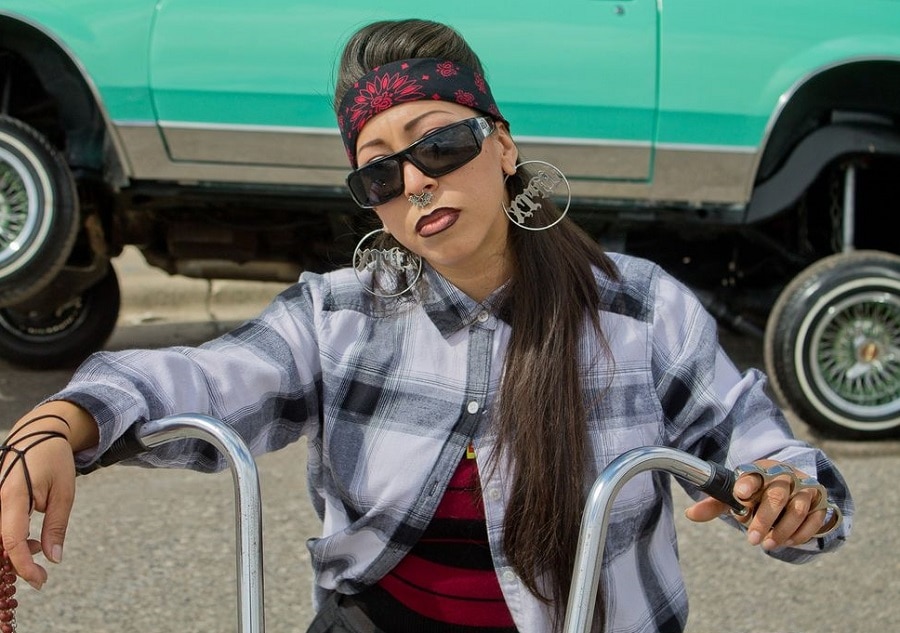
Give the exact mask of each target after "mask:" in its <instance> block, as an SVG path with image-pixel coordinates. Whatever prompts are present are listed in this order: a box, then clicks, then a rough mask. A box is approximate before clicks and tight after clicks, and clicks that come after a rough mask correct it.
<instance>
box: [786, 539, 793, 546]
mask: <svg viewBox="0 0 900 633" xmlns="http://www.w3.org/2000/svg"><path fill="white" fill-rule="evenodd" d="M784 546H785V547H793V546H794V541H792V540H791V539H788V540H786V541H785V542H784Z"/></svg>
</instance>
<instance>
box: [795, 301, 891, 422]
mask: <svg viewBox="0 0 900 633" xmlns="http://www.w3.org/2000/svg"><path fill="white" fill-rule="evenodd" d="M812 341H813V342H812V345H811V347H810V359H809V360H810V363H809V364H810V366H811V367H812V368H813V373H812V377H813V380H814V381H815V383H816V386H817V387H818V389H819V390H820V391H821V392H822V393H823V394H824V395H825V396H826V397H828V398H829V399H830V400H832V401H833V402H834V404H835V405H836V406H843V407H845V408H846V409H847V410H850V411H857V412H858V413H859V414H860V415H876V416H878V415H891V414H894V415H900V393H898V391H900V348H898V343H897V342H898V341H900V296H898V295H891V294H889V293H867V294H864V295H860V296H857V297H854V298H852V299H847V300H845V301H843V302H841V303H839V304H837V305H834V306H832V307H831V309H830V310H829V311H828V313H827V314H826V315H824V317H823V318H822V320H821V322H820V323H819V324H818V326H817V327H816V328H815V331H814V332H813V333H812Z"/></svg>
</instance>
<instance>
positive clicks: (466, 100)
mask: <svg viewBox="0 0 900 633" xmlns="http://www.w3.org/2000/svg"><path fill="white" fill-rule="evenodd" d="M423 99H434V100H436V101H451V102H453V103H459V104H462V105H464V106H469V107H470V108H472V109H474V110H478V111H479V112H482V113H484V114H487V115H489V116H492V117H493V118H495V119H498V120H501V121H504V122H505V121H506V120H505V119H504V118H503V116H502V115H501V114H500V110H498V109H497V104H496V102H495V101H494V97H493V96H492V95H491V89H490V88H489V87H488V85H487V82H485V80H484V77H483V76H482V75H481V74H480V73H478V72H475V71H474V70H472V69H471V68H469V67H467V66H464V65H462V64H459V63H457V62H452V61H447V60H445V59H439V58H431V57H429V58H417V59H403V60H400V61H396V62H391V63H389V64H384V65H382V66H377V67H376V68H373V69H372V70H370V71H369V72H368V73H366V74H365V75H363V76H362V77H360V78H359V80H358V81H357V82H356V83H355V84H353V87H352V88H350V90H348V91H347V94H346V95H344V98H343V99H342V100H341V105H340V107H339V108H338V113H337V115H338V127H339V128H340V130H341V137H342V138H343V140H344V147H345V148H346V149H347V156H348V158H349V159H350V164H351V165H352V166H353V167H354V169H355V168H356V167H357V164H356V139H357V138H358V137H359V132H360V130H362V129H363V126H364V125H365V124H366V123H368V121H369V119H371V118H372V117H373V116H375V115H376V114H378V113H379V112H384V111H385V110H387V109H388V108H391V107H393V106H395V105H397V104H400V103H406V102H409V101H421V100H423Z"/></svg>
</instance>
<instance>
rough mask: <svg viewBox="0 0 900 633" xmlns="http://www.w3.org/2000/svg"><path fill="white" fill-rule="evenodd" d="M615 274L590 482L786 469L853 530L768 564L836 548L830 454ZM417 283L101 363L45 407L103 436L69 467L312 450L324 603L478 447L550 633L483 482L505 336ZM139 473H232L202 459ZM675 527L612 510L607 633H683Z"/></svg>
mask: <svg viewBox="0 0 900 633" xmlns="http://www.w3.org/2000/svg"><path fill="white" fill-rule="evenodd" d="M613 257H614V260H615V262H616V264H617V266H618V267H619V269H620V271H621V275H622V277H621V280H620V281H617V282H613V281H611V280H609V279H607V278H606V277H604V276H602V275H601V274H600V273H599V272H598V273H597V283H598V284H599V287H600V288H601V292H602V297H603V302H604V305H605V306H606V307H605V309H604V312H603V313H602V315H601V319H602V320H601V323H602V325H603V328H604V331H605V333H606V335H607V337H608V339H609V342H610V346H611V352H612V359H613V362H612V363H610V362H609V359H608V357H607V356H605V355H604V353H603V350H602V348H601V347H600V345H598V343H597V341H595V340H593V338H589V337H585V338H584V340H583V341H582V346H581V362H582V365H583V376H584V388H585V390H586V401H588V402H591V403H592V405H591V407H590V409H589V422H588V423H589V431H588V432H589V437H590V443H591V446H592V448H593V454H594V457H595V460H596V468H597V470H598V471H599V469H601V468H602V467H603V466H605V465H606V464H607V463H609V462H610V461H611V460H612V459H614V458H615V457H616V456H618V455H620V454H622V453H624V452H625V451H627V450H629V449H632V448H635V447H639V446H645V445H666V446H673V447H677V448H680V449H683V450H686V451H689V452H691V453H693V454H695V455H697V456H699V457H701V458H704V459H712V460H716V461H719V462H722V463H724V464H726V465H727V466H729V467H734V466H736V465H738V464H740V463H746V462H751V461H753V460H755V459H759V458H762V457H770V458H773V459H779V460H783V461H788V462H790V463H792V464H793V465H795V466H796V467H798V468H800V469H802V470H803V471H805V472H807V473H809V474H811V475H815V476H817V477H818V478H819V480H820V481H821V482H822V483H823V484H824V485H825V486H826V487H827V488H828V489H829V492H830V497H831V499H832V500H833V501H835V502H837V503H838V504H839V505H840V506H841V508H842V510H843V512H844V515H845V517H846V520H845V523H844V526H843V527H842V528H841V529H840V530H838V531H837V532H835V533H833V534H832V535H829V536H828V537H826V538H825V539H819V542H818V543H813V544H811V545H809V544H808V545H806V546H803V547H798V548H792V549H785V550H782V551H780V552H778V553H776V554H774V556H776V557H779V558H783V559H786V560H790V561H795V562H799V561H802V560H805V559H806V558H808V557H809V556H810V555H811V554H813V553H815V552H818V551H824V550H828V549H832V548H834V547H835V546H836V545H837V544H838V543H840V542H841V541H843V539H844V538H845V536H846V534H847V531H848V530H849V526H850V521H851V518H852V513H853V509H852V502H851V500H850V497H849V493H848V491H847V488H846V486H845V484H844V482H843V480H842V478H841V476H840V475H839V473H838V472H837V471H836V469H835V468H834V466H833V465H832V464H831V462H830V461H829V460H828V459H827V458H826V457H825V455H824V454H822V453H821V452H820V451H818V450H816V449H814V448H812V447H810V446H808V445H806V444H804V443H802V442H800V441H798V440H796V439H793V438H792V436H791V434H790V431H789V429H788V426H787V424H786V422H785V420H784V418H783V416H782V414H781V412H780V411H779V410H778V409H777V408H776V406H775V405H774V404H773V403H772V402H771V401H770V399H769V398H768V397H767V396H766V395H765V394H764V378H763V377H762V375H761V374H759V373H758V372H756V371H755V370H751V371H749V372H747V373H745V374H743V375H741V374H740V373H739V372H738V371H737V369H736V368H735V367H734V365H733V364H732V363H731V362H730V361H729V359H728V358H727V357H726V356H725V354H724V353H723V351H722V350H721V349H720V347H719V346H718V343H717V336H716V324H715V322H714V321H713V320H712V319H711V317H710V316H709V315H708V314H707V313H706V312H705V311H704V310H703V309H702V307H701V305H700V304H699V303H698V301H697V300H696V298H695V297H694V296H693V295H692V294H691V293H689V292H688V291H687V290H686V289H685V288H684V287H683V286H682V285H681V284H679V283H678V282H677V281H675V280H674V279H673V278H672V277H671V276H669V275H667V274H666V273H664V272H663V271H662V270H660V268H658V267H657V266H655V265H653V264H650V263H648V262H646V261H643V260H639V259H635V258H631V257H627V256H621V255H615V256H613ZM425 279H426V282H427V283H426V284H424V288H425V289H424V290H423V291H421V292H417V295H418V296H417V297H416V300H415V301H407V302H401V303H400V304H396V303H395V304H391V305H386V304H385V303H384V302H383V301H381V300H378V299H375V298H373V297H371V296H370V295H368V294H367V293H365V292H364V291H363V289H362V288H361V287H360V286H359V283H358V281H357V279H356V278H355V275H354V272H353V271H352V270H349V269H345V270H339V271H336V272H333V273H328V274H325V275H316V274H304V275H303V276H302V277H301V279H300V282H299V283H297V284H295V285H293V286H292V287H290V288H288V289H287V290H285V291H284V292H283V293H282V294H281V295H279V296H278V297H277V298H276V299H275V300H274V301H273V302H272V304H271V305H270V306H269V307H268V308H267V309H266V310H265V311H264V312H263V313H262V314H261V315H260V316H259V317H258V318H256V319H254V320H251V321H248V322H247V323H245V324H243V325H241V326H240V327H238V328H236V329H235V330H234V331H232V332H230V333H228V334H225V335H224V336H221V337H219V338H217V339H215V340H213V341H211V342H209V343H206V344H204V345H201V346H199V347H197V348H187V347H174V348H170V349H163V350H156V351H147V350H140V351H125V352H118V353H106V352H104V353H98V354H95V355H94V356H93V357H91V358H90V359H89V360H88V361H86V362H85V364H84V365H83V366H82V367H81V368H79V370H78V371H77V373H76V375H75V376H74V377H73V380H72V382H71V383H70V385H68V386H67V387H66V388H65V390H63V391H62V392H60V393H59V394H57V395H55V396H54V397H53V398H52V399H66V400H70V401H73V402H76V403H78V404H80V405H81V406H83V407H85V408H86V409H87V410H88V411H89V412H91V413H92V414H93V415H94V417H95V418H96V420H97V421H98V423H99V425H100V438H101V439H100V445H99V447H98V448H97V449H95V450H91V451H87V452H84V453H81V454H79V455H78V456H77V459H78V461H79V463H80V464H87V463H89V462H90V461H91V460H93V459H94V458H95V456H96V455H97V454H99V453H101V452H102V451H104V450H106V448H108V447H109V446H110V444H111V443H112V441H113V440H114V439H115V438H116V437H118V436H119V435H121V434H122V433H123V432H124V431H125V429H126V428H127V427H128V426H129V425H130V424H132V423H133V422H135V421H137V420H147V419H156V418H160V417H163V416H166V415H171V414H175V413H181V412H198V413H205V414H208V415H211V416H215V417H217V418H221V419H222V420H224V421H225V422H226V423H227V424H229V425H232V426H233V427H234V428H235V429H236V430H237V431H238V432H239V433H240V434H241V435H242V436H243V437H244V438H245V439H246V441H247V442H248V444H249V445H250V447H251V449H252V450H253V451H254V453H256V454H259V453H263V452H266V451H272V450H276V449H279V448H281V447H283V446H285V445H287V444H289V443H291V442H293V441H295V440H297V439H298V438H300V437H301V436H305V437H306V438H307V440H308V450H309V457H308V487H309V491H310V494H311V498H312V502H313V505H314V507H315V510H316V512H317V513H318V514H319V516H320V517H321V519H322V522H323V528H322V533H321V535H320V536H319V537H317V538H311V539H309V541H308V543H307V546H308V549H309V552H310V554H311V557H312V565H313V571H314V577H315V587H316V592H317V600H318V601H319V603H320V602H321V600H323V599H324V597H325V596H326V595H327V594H328V592H331V591H341V592H351V593H352V592H355V591H357V590H359V589H360V588H362V587H364V586H367V585H371V584H373V583H375V582H376V581H377V580H378V579H379V578H380V577H381V576H382V575H384V574H385V573H386V572H387V571H388V570H389V569H391V568H392V567H393V566H394V565H395V564H396V563H397V562H398V561H399V560H400V559H401V558H402V557H403V556H404V554H405V553H406V552H407V551H408V550H409V549H410V547H411V546H412V545H413V544H414V543H415V542H416V540H417V539H418V538H419V536H420V535H421V534H422V532H423V530H424V529H425V527H426V526H427V525H428V522H429V520H430V518H431V516H432V514H433V512H434V510H435V507H436V506H437V504H438V502H439V501H440V499H441V496H442V493H443V491H444V489H445V487H446V484H447V481H448V480H449V479H450V476H451V475H452V474H453V471H454V469H455V468H456V466H457V465H458V463H459V460H460V458H461V456H462V455H463V453H464V451H465V450H466V446H467V445H468V444H469V443H470V441H471V442H473V443H474V446H475V449H476V456H477V457H476V459H477V461H478V466H479V470H480V472H481V474H482V488H483V498H484V507H485V513H486V520H487V528H488V534H489V540H490V544H491V551H492V556H493V558H494V561H495V566H496V570H497V576H498V580H499V582H500V586H501V588H502V590H503V593H504V596H505V598H506V601H507V603H508V605H509V608H510V610H511V612H512V614H513V617H514V618H515V622H516V625H517V627H518V630H519V631H521V633H538V632H545V631H549V630H550V628H551V624H550V622H551V621H552V619H551V615H550V613H549V612H548V610H547V608H546V607H545V606H544V605H542V603H541V602H540V601H538V600H537V599H536V598H535V597H534V596H533V595H531V594H530V593H529V592H528V591H527V590H526V589H525V588H524V585H523V584H522V582H521V581H520V579H519V577H518V576H517V574H516V573H515V571H514V570H513V569H512V568H511V567H510V566H509V564H508V562H507V559H506V557H505V555H504V552H503V548H502V524H503V516H504V507H505V503H506V499H507V491H508V487H509V484H510V481H509V470H508V468H504V467H500V468H497V469H494V470H493V471H491V470H490V469H488V468H487V465H488V464H489V463H490V460H491V459H492V456H493V449H494V446H495V438H494V435H493V430H492V426H491V416H492V412H493V410H494V406H495V399H496V396H497V393H498V388H499V384H500V380H501V375H502V369H503V359H504V352H505V349H506V346H507V343H508V340H509V331H510V330H509V326H508V324H507V323H506V322H505V321H503V319H502V318H500V317H498V311H497V310H496V309H495V306H493V305H492V304H491V301H490V299H489V300H488V301H486V302H484V303H477V302H475V301H473V300H472V299H470V298H469V297H468V296H466V295H465V294H463V293H462V292H460V291H459V290H458V289H456V288H454V287H453V286H452V285H451V284H449V283H448V282H447V281H446V280H444V279H443V278H442V277H440V276H439V275H437V274H436V273H435V272H434V271H432V270H430V269H427V267H426V272H425ZM548 380H552V376H548ZM600 393H602V394H603V396H602V397H601V398H595V397H594V396H595V395H596V394H600ZM533 422H534V421H531V423H533ZM524 423H529V421H526V420H523V424H524ZM140 460H141V461H142V462H143V463H144V464H145V465H152V466H171V467H187V468H193V469H197V470H203V471H211V470H217V469H220V468H224V467H225V463H224V461H223V459H222V458H221V457H220V456H219V455H218V454H217V453H216V452H215V451H214V450H212V449H210V448H208V447H207V445H205V444H203V443H201V442H197V441H195V440H186V441H179V442H172V443H169V444H165V445H163V446H161V447H159V448H157V449H155V450H154V451H153V452H152V453H150V454H148V455H146V456H143V457H141V458H140ZM503 463H504V462H503V460H502V459H501V460H500V464H501V465H502V464H503ZM491 473H492V474H491ZM589 484H590V482H586V488H587V487H588V486H589ZM672 515H673V511H672V498H671V494H670V489H669V481H668V477H667V476H663V475H660V474H659V473H644V474H642V475H639V476H637V477H635V478H634V479H632V480H631V481H629V482H628V484H626V485H625V486H624V488H623V489H622V491H621V492H620V494H619V496H618V498H617V502H616V504H615V508H614V512H613V515H612V517H611V522H610V526H609V533H608V534H609V536H608V540H607V547H606V551H605V555H604V564H603V572H602V584H603V591H604V592H605V598H604V599H605V601H606V604H607V622H606V631H609V632H610V633H612V632H619V631H621V632H625V631H628V632H650V631H678V630H681V629H683V627H684V624H685V622H686V619H687V597H686V595H685V589H684V584H683V581H682V577H681V574H680V571H679V565H678V559H677V551H676V541H675V531H674V523H673V516H672Z"/></svg>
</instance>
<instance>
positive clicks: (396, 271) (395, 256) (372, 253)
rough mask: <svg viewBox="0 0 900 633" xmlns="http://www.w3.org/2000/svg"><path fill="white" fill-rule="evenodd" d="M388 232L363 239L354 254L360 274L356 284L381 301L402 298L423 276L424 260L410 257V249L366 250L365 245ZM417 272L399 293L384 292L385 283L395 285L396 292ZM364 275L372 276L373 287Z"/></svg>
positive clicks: (357, 271)
mask: <svg viewBox="0 0 900 633" xmlns="http://www.w3.org/2000/svg"><path fill="white" fill-rule="evenodd" d="M384 232H386V231H385V229H376V230H374V231H372V232H370V233H366V234H365V235H363V237H362V239H361V240H359V243H358V244H357V245H356V248H355V249H354V251H353V272H354V273H356V280H357V281H358V282H359V285H360V286H362V288H363V290H365V291H366V292H368V293H369V294H370V295H374V296H376V297H380V298H381V299H391V298H394V297H399V296H400V295H402V294H404V293H406V292H408V291H409V290H410V289H411V288H412V287H413V286H415V285H416V282H418V281H419V277H421V276H422V258H421V257H419V256H418V255H415V254H414V253H410V252H409V251H407V250H406V249H403V248H400V247H399V246H395V247H393V248H387V249H386V248H366V246H365V244H366V242H368V241H369V240H371V239H372V238H374V237H375V236H376V235H378V234H379V233H384ZM413 271H415V275H414V276H413V279H412V281H410V282H409V283H408V284H407V285H406V286H404V287H403V288H402V289H401V290H399V291H398V292H391V291H386V292H382V291H381V285H380V284H381V282H382V280H383V281H388V280H390V282H389V283H392V284H394V290H396V289H397V287H399V286H400V284H401V283H403V282H404V281H405V280H406V279H409V276H410V275H411V274H412V273H413ZM363 272H369V273H371V275H372V276H371V287H370V285H369V284H368V283H366V281H365V280H364V279H363V278H362V276H361V275H362V273H363Z"/></svg>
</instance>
